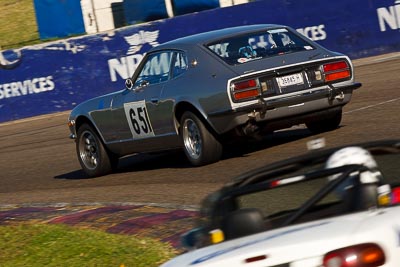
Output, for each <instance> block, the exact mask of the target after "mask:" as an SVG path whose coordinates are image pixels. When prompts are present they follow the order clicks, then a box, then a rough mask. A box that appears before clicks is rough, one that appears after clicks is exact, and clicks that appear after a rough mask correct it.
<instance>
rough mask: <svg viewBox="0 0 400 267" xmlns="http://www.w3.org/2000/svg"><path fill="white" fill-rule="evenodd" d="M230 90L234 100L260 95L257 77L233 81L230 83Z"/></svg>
mask: <svg viewBox="0 0 400 267" xmlns="http://www.w3.org/2000/svg"><path fill="white" fill-rule="evenodd" d="M231 92H232V96H233V99H234V100H236V101H240V100H249V99H253V98H255V97H256V96H258V95H260V84H259V82H258V80H257V79H251V80H246V81H240V82H234V83H232V84H231Z"/></svg>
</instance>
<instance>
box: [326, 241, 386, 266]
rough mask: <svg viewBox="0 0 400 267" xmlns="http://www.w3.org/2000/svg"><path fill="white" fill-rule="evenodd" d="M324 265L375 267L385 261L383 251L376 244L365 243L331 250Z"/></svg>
mask: <svg viewBox="0 0 400 267" xmlns="http://www.w3.org/2000/svg"><path fill="white" fill-rule="evenodd" d="M323 263H324V265H323V266H324V267H377V266H382V265H383V264H384V263H385V253H384V252H383V250H382V248H381V247H379V246H378V245H377V244H373V243H367V244H360V245H355V246H351V247H345V248H341V249H337V250H334V251H331V252H329V253H327V254H325V256H324V261H323Z"/></svg>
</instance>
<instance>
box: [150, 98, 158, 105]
mask: <svg viewBox="0 0 400 267" xmlns="http://www.w3.org/2000/svg"><path fill="white" fill-rule="evenodd" d="M150 101H151V103H154V104H157V103H158V98H156V97H152V98H151V99H150Z"/></svg>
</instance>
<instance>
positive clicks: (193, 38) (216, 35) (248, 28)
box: [152, 24, 286, 50]
mask: <svg viewBox="0 0 400 267" xmlns="http://www.w3.org/2000/svg"><path fill="white" fill-rule="evenodd" d="M277 27H286V26H283V25H278V24H254V25H245V26H237V27H230V28H224V29H219V30H212V31H208V32H203V33H197V34H193V35H189V36H185V37H182V38H178V39H175V40H172V41H168V42H166V43H163V44H161V45H159V46H157V47H155V48H154V49H152V50H159V49H171V48H176V47H178V46H179V45H198V44H205V43H209V42H212V41H214V40H217V39H224V38H228V37H231V36H234V35H238V34H245V33H248V32H253V31H257V30H262V29H271V28H277Z"/></svg>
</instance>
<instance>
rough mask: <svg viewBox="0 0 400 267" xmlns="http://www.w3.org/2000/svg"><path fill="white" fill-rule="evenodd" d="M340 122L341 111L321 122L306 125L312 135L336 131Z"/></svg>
mask: <svg viewBox="0 0 400 267" xmlns="http://www.w3.org/2000/svg"><path fill="white" fill-rule="evenodd" d="M341 121H342V110H340V111H338V112H336V113H334V114H332V115H329V116H326V117H324V118H322V119H321V120H317V121H313V122H308V123H306V126H307V128H308V129H309V130H310V131H311V132H312V133H316V134H317V133H323V132H328V131H333V130H335V129H337V128H338V127H339V125H340V122H341Z"/></svg>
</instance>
